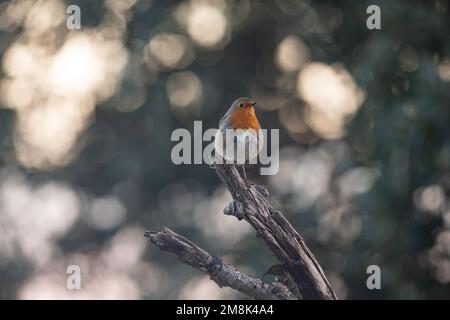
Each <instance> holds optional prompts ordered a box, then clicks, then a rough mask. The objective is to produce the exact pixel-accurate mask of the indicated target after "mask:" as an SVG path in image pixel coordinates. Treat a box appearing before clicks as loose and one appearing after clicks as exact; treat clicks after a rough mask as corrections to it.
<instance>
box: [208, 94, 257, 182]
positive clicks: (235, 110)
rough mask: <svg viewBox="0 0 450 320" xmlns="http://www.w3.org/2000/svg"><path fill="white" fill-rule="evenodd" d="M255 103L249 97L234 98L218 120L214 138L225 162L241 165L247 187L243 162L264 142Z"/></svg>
mask: <svg viewBox="0 0 450 320" xmlns="http://www.w3.org/2000/svg"><path fill="white" fill-rule="evenodd" d="M255 104H256V102H255V101H253V100H252V99H250V98H245V97H242V98H239V99H237V100H235V101H234V102H233V103H232V104H231V107H230V108H229V109H228V111H227V112H226V113H225V115H224V116H223V118H222V119H221V120H220V122H219V130H218V131H217V133H216V135H215V140H214V146H215V150H216V152H217V153H218V154H219V155H220V156H221V157H222V158H223V159H224V160H225V161H226V163H231V164H236V165H242V170H243V173H244V179H245V184H246V186H247V187H248V186H249V183H248V180H247V174H246V172H245V162H246V161H250V160H252V159H254V158H256V157H257V156H258V153H259V152H260V151H261V149H262V147H263V143H264V141H263V135H262V133H261V130H260V129H261V126H260V125H259V121H258V118H257V117H256V112H255V108H254V106H255ZM230 138H231V139H232V140H230ZM229 140H230V141H229ZM230 145H231V146H230Z"/></svg>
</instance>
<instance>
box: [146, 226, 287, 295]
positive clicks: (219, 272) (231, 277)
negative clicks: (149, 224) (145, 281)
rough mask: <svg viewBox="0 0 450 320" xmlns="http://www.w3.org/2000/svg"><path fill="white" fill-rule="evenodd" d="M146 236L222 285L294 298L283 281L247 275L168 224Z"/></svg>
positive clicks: (254, 292)
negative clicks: (173, 229)
mask: <svg viewBox="0 0 450 320" xmlns="http://www.w3.org/2000/svg"><path fill="white" fill-rule="evenodd" d="M145 236H146V237H148V238H150V241H151V242H152V243H153V244H155V245H156V246H158V247H159V248H160V249H161V250H164V251H168V252H172V253H174V254H176V255H177V256H178V258H179V259H180V260H181V261H182V262H184V263H186V264H188V265H191V266H192V267H194V268H196V269H198V270H201V271H203V272H205V273H207V274H209V276H210V278H211V279H212V280H213V281H214V282H216V283H217V285H218V286H219V287H224V286H227V287H230V288H233V289H236V290H238V291H240V292H242V293H244V294H246V295H247V296H249V297H250V298H253V299H262V300H278V299H283V300H285V299H294V297H293V295H292V294H291V293H290V291H289V290H288V289H287V288H286V287H284V286H283V285H280V284H275V285H269V284H266V283H264V282H262V281H261V280H260V279H257V278H253V277H251V276H248V275H245V274H243V273H242V272H240V271H239V270H237V269H236V268H234V267H233V266H230V265H227V264H225V263H223V261H222V260H221V259H220V258H219V257H213V256H211V255H210V254H209V253H207V252H206V251H204V250H203V249H201V248H199V247H198V246H197V245H196V244H194V243H192V242H191V241H190V240H188V239H186V238H184V237H182V236H180V235H179V234H177V233H175V232H174V231H172V230H170V229H168V228H164V229H163V230H162V231H161V232H150V231H147V232H146V233H145Z"/></svg>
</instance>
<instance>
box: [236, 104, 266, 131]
mask: <svg viewBox="0 0 450 320" xmlns="http://www.w3.org/2000/svg"><path fill="white" fill-rule="evenodd" d="M230 124H231V127H232V128H233V129H253V130H255V131H257V130H259V129H260V125H259V121H258V118H257V117H256V113H255V109H254V108H253V107H251V108H240V109H238V110H236V111H234V112H233V113H232V114H231V118H230Z"/></svg>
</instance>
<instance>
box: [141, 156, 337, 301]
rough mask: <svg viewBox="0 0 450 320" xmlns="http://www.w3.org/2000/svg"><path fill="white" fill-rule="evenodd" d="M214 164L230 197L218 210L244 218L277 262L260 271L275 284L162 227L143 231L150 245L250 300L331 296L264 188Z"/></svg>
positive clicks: (302, 244)
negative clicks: (228, 201)
mask: <svg viewBox="0 0 450 320" xmlns="http://www.w3.org/2000/svg"><path fill="white" fill-rule="evenodd" d="M214 168H215V170H216V173H217V174H218V176H219V177H220V179H221V180H222V181H223V182H224V183H225V185H226V187H227V188H228V190H229V191H230V193H231V196H232V197H233V201H232V202H230V204H229V205H228V206H227V207H226V208H225V209H224V213H225V214H226V215H233V216H235V217H236V218H238V219H239V220H245V221H247V222H248V223H249V224H250V225H251V226H252V227H253V228H254V229H255V231H256V235H257V237H259V238H261V239H262V240H263V241H264V242H265V244H266V245H267V246H268V247H269V249H270V250H271V251H272V253H273V254H274V255H275V256H276V257H277V258H278V260H279V261H280V264H277V265H274V266H272V267H271V268H270V269H269V270H268V271H267V272H266V273H268V274H273V275H275V279H276V282H275V283H273V284H272V285H269V284H266V283H264V282H263V281H262V280H260V279H257V278H253V277H251V276H248V275H245V274H242V273H241V272H240V271H238V270H237V269H236V268H234V267H233V266H230V265H227V264H225V263H223V261H222V260H221V259H220V258H218V257H212V256H211V255H210V254H208V253H207V252H205V251H204V250H202V249H201V248H199V247H198V246H197V245H195V244H194V243H192V242H191V241H190V240H188V239H186V238H184V237H182V236H180V235H178V234H177V233H175V232H173V231H171V230H170V229H167V228H164V229H163V231H162V232H146V236H147V237H149V238H150V240H151V241H152V243H154V244H155V245H157V246H158V247H159V248H160V249H162V250H164V251H168V252H172V253H175V254H176V255H177V256H178V257H179V258H180V260H181V261H182V262H184V263H186V264H189V265H191V266H193V267H194V268H196V269H199V270H201V271H203V272H206V273H207V274H209V276H210V278H211V279H212V280H213V281H215V282H216V283H217V284H218V285H219V287H222V286H228V287H231V288H234V289H236V290H239V291H241V292H242V293H244V294H246V295H247V296H249V297H251V298H254V299H319V300H334V299H336V295H335V293H334V291H333V289H332V288H331V286H330V284H329V282H328V280H327V278H326V277H325V274H324V272H323V270H322V268H321V266H320V265H319V263H318V262H317V260H316V259H315V257H314V255H313V254H312V252H311V251H310V250H309V248H308V247H307V246H306V244H305V241H304V240H303V238H302V237H301V236H300V234H299V233H298V232H297V231H296V230H295V229H294V228H293V227H292V225H291V224H290V223H289V221H288V220H287V219H286V218H285V217H284V216H283V215H282V213H281V212H280V211H278V210H275V209H274V208H273V207H272V206H271V205H270V203H269V201H268V198H267V197H268V195H269V193H268V191H267V189H266V188H265V187H264V186H261V185H255V184H251V185H250V186H248V187H247V186H246V184H245V183H244V181H243V180H242V178H241V176H240V175H239V172H238V171H237V169H236V167H235V166H230V165H218V164H216V165H215V166H214Z"/></svg>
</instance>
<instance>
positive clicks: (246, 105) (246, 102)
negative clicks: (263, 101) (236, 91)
mask: <svg viewBox="0 0 450 320" xmlns="http://www.w3.org/2000/svg"><path fill="white" fill-rule="evenodd" d="M255 104H256V102H255V101H253V100H252V99H250V98H246V97H242V98H239V99H236V100H234V102H233V103H232V105H231V107H230V110H231V111H238V110H240V109H251V108H253V107H254V106H255Z"/></svg>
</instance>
